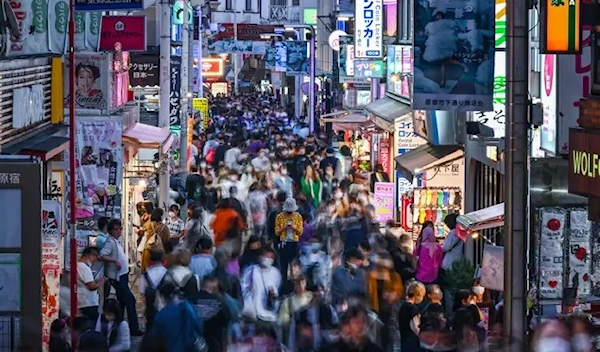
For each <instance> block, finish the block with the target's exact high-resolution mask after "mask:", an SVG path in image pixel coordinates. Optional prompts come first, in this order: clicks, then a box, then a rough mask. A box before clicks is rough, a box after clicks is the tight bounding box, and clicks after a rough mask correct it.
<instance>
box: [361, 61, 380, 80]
mask: <svg viewBox="0 0 600 352" xmlns="http://www.w3.org/2000/svg"><path fill="white" fill-rule="evenodd" d="M384 67H385V66H384V64H383V61H382V60H355V61H354V77H356V78H383V77H384V75H385V69H384Z"/></svg>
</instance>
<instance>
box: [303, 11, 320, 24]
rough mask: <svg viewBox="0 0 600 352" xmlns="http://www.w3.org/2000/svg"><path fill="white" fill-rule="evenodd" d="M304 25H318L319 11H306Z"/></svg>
mask: <svg viewBox="0 0 600 352" xmlns="http://www.w3.org/2000/svg"><path fill="white" fill-rule="evenodd" d="M304 24H310V25H314V26H316V25H317V9H304Z"/></svg>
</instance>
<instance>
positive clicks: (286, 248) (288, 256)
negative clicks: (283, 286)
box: [279, 242, 298, 282]
mask: <svg viewBox="0 0 600 352" xmlns="http://www.w3.org/2000/svg"><path fill="white" fill-rule="evenodd" d="M279 247H280V250H279V270H280V271H281V279H282V282H285V281H286V280H287V279H288V277H287V276H288V275H287V274H288V266H289V265H290V264H291V263H292V262H293V261H294V259H296V258H297V257H298V242H281V244H280V245H279Z"/></svg>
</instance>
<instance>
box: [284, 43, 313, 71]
mask: <svg viewBox="0 0 600 352" xmlns="http://www.w3.org/2000/svg"><path fill="white" fill-rule="evenodd" d="M285 45H286V47H287V62H286V70H285V73H286V75H287V76H302V75H308V70H309V69H308V52H307V51H308V42H306V41H293V42H292V41H288V42H285Z"/></svg>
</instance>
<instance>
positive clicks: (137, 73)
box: [129, 53, 160, 87]
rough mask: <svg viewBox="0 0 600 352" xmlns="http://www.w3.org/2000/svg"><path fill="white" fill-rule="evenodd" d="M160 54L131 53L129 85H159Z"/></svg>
mask: <svg viewBox="0 0 600 352" xmlns="http://www.w3.org/2000/svg"><path fill="white" fill-rule="evenodd" d="M159 62H160V60H159V57H158V54H142V53H131V55H130V56H129V85H131V86H132V87H155V86H158V85H159V84H158V83H159V78H160V77H159V76H160V70H159V66H160V65H159Z"/></svg>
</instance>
